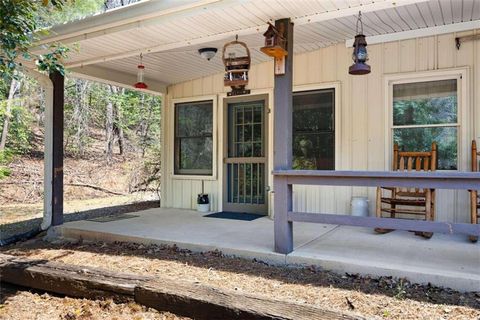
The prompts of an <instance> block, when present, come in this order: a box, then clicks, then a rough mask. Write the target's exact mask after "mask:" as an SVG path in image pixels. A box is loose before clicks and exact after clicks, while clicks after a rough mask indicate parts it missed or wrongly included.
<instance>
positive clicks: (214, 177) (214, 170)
mask: <svg viewBox="0 0 480 320" xmlns="http://www.w3.org/2000/svg"><path fill="white" fill-rule="evenodd" d="M198 101H212V108H213V110H212V111H213V119H212V121H213V124H212V143H213V149H212V174H211V175H205V174H202V175H192V174H176V173H175V113H176V110H175V108H176V106H177V105H179V104H183V103H192V102H198ZM217 105H218V103H217V96H216V95H207V96H196V97H191V98H179V99H172V101H171V103H170V107H171V108H170V110H172V112H170V124H171V128H172V132H171V139H170V145H171V150H172V153H171V155H170V157H171V158H170V160H171V167H170V170H171V171H170V172H171V177H172V179H178V180H217V139H218V132H217V127H218V124H217Z"/></svg>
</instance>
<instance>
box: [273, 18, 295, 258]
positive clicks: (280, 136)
mask: <svg viewBox="0 0 480 320" xmlns="http://www.w3.org/2000/svg"><path fill="white" fill-rule="evenodd" d="M282 24H283V26H284V28H285V33H286V35H285V36H286V38H287V51H288V55H287V56H286V57H285V60H286V65H285V74H284V75H276V76H275V88H274V112H273V133H274V135H273V141H274V142H273V167H274V170H281V169H291V168H292V110H293V97H292V90H293V23H292V22H291V21H290V19H280V20H276V21H275V26H276V27H277V29H281V27H280V25H282ZM273 191H274V203H273V212H274V238H275V251H276V252H278V253H284V254H287V253H290V252H292V251H293V228H292V222H291V221H288V215H287V213H288V211H291V210H292V186H291V185H287V179H286V178H285V177H281V176H273Z"/></svg>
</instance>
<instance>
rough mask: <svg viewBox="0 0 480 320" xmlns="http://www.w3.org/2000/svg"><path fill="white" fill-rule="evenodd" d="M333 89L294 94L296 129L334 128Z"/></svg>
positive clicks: (294, 121) (294, 122)
mask: <svg viewBox="0 0 480 320" xmlns="http://www.w3.org/2000/svg"><path fill="white" fill-rule="evenodd" d="M333 99H334V91H333V90H322V91H313V92H302V93H295V94H294V96H293V124H294V131H299V132H316V131H320V130H333V121H332V120H333V108H334V105H333V101H334V100H333Z"/></svg>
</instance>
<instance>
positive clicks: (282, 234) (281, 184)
mask: <svg viewBox="0 0 480 320" xmlns="http://www.w3.org/2000/svg"><path fill="white" fill-rule="evenodd" d="M273 176H274V193H275V196H274V214H275V216H274V221H275V251H276V252H279V253H284V254H287V253H290V252H292V251H293V222H294V221H297V222H312V223H325V224H337V225H350V226H359V227H371V228H376V227H378V228H387V229H397V230H410V231H421V232H437V233H447V234H454V233H457V234H466V235H476V236H480V224H476V225H474V224H470V223H451V222H439V221H422V220H412V219H398V218H396V219H393V218H377V217H354V216H351V215H345V214H343V215H342V214H326V213H306V212H294V211H293V200H292V186H293V185H294V184H299V185H321V186H360V187H380V186H381V187H409V188H433V189H464V190H478V189H480V172H439V171H437V172H421V171H419V172H415V171H414V172H393V171H390V172H389V171H316V170H274V171H273Z"/></svg>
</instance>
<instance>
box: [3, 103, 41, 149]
mask: <svg viewBox="0 0 480 320" xmlns="http://www.w3.org/2000/svg"><path fill="white" fill-rule="evenodd" d="M6 104H7V101H6V100H4V101H1V102H0V123H2V124H3V120H4V118H5V117H6V116H9V117H10V125H9V127H8V137H9V139H8V143H7V145H8V147H9V148H10V152H13V153H15V154H22V153H27V152H28V151H29V150H30V149H31V143H32V128H31V124H32V121H33V115H32V113H31V112H30V110H29V109H28V108H25V107H24V105H23V104H22V99H13V101H12V104H11V110H10V114H8V115H7V113H6Z"/></svg>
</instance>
